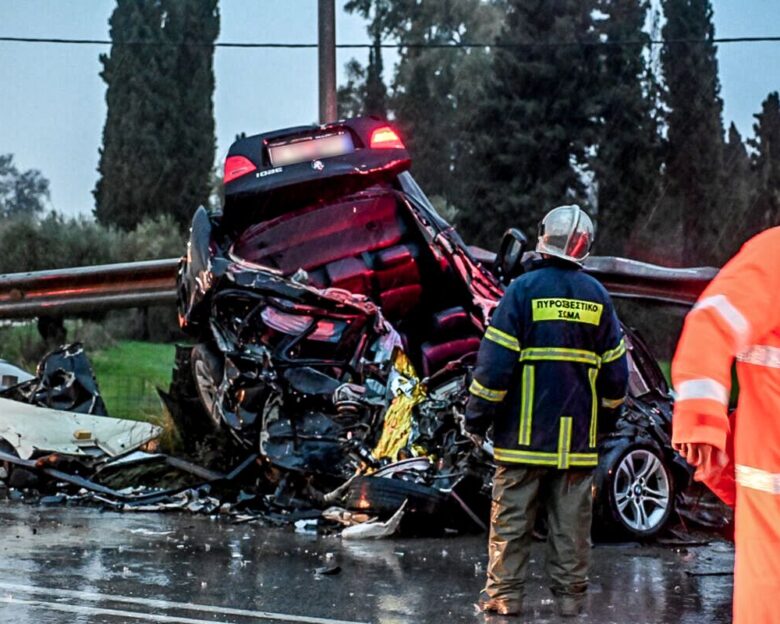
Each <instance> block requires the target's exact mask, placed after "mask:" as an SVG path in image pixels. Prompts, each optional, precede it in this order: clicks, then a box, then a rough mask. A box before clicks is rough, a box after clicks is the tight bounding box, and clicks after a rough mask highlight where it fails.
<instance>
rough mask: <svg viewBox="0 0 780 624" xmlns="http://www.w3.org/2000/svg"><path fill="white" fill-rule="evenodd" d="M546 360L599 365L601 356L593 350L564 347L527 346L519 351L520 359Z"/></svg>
mask: <svg viewBox="0 0 780 624" xmlns="http://www.w3.org/2000/svg"><path fill="white" fill-rule="evenodd" d="M527 360H547V361H553V362H580V363H582V364H591V365H593V366H600V365H601V358H599V356H598V355H596V354H595V353H594V352H593V351H586V350H585V349H567V348H565V347H529V348H528V349H523V350H522V351H521V352H520V361H521V362H525V361H527Z"/></svg>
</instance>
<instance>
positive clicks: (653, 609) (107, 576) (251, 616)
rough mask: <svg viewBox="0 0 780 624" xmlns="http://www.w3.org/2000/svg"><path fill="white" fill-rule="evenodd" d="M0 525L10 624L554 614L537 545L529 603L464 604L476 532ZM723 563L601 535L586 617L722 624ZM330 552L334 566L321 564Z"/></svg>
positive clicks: (106, 516)
mask: <svg viewBox="0 0 780 624" xmlns="http://www.w3.org/2000/svg"><path fill="white" fill-rule="evenodd" d="M0 527H2V538H0V615H2V621H4V622H13V623H14V624H65V623H67V624H73V623H74V622H75V623H78V624H82V623H89V624H92V623H103V622H105V623H111V624H117V623H120V622H171V623H181V624H187V623H192V624H203V623H204V622H228V623H233V624H244V623H248V622H301V623H308V624H345V623H350V624H352V623H375V624H396V623H399V624H400V623H406V622H483V621H499V622H501V621H507V622H511V621H514V622H524V621H533V622H538V623H555V622H558V619H557V618H556V617H555V616H554V615H553V604H552V601H551V597H550V594H549V592H548V590H547V588H546V584H545V582H544V578H543V565H542V560H543V554H544V546H543V545H542V544H537V545H536V546H535V550H534V557H533V561H532V566H531V571H532V578H531V579H530V583H529V587H528V597H527V599H526V607H527V610H526V614H524V616H523V617H521V618H513V619H511V620H510V619H505V618H488V619H487V620H486V618H484V617H483V616H481V615H477V614H475V613H474V608H473V603H474V601H475V599H476V596H477V593H478V591H479V589H480V588H481V584H482V582H483V576H484V566H485V537H484V536H477V537H458V538H450V539H403V540H385V541H379V542H353V543H350V542H342V541H341V540H340V539H339V538H338V537H324V538H318V537H316V536H313V535H303V534H296V533H293V532H292V531H289V530H283V529H263V528H258V527H253V526H247V525H230V524H226V523H223V522H220V521H216V520H211V519H208V518H202V517H193V516H186V515H178V514H177V515H173V514H172V515H161V514H139V515H131V514H117V513H113V512H100V511H97V510H90V509H67V508H54V509H47V508H40V507H29V506H23V505H19V504H5V503H3V504H0ZM732 560H733V551H732V549H731V547H730V545H727V544H724V543H722V542H714V543H713V544H711V545H709V546H703V547H695V548H687V549H686V548H680V547H677V548H672V547H664V548H662V547H641V546H639V545H635V544H628V545H603V546H598V547H596V548H595V549H594V551H593V569H592V572H591V581H592V586H591V594H590V597H589V603H588V614H587V617H586V618H585V619H586V620H587V621H590V622H598V623H599V624H602V623H603V624H607V623H615V624H624V623H626V624H628V623H630V624H643V623H651V622H652V623H670V622H674V623H675V624H699V623H701V622H707V623H708V624H725V623H726V622H729V621H730V595H731V582H732V579H731V576H730V575H729V574H728V572H729V571H730V569H731V565H732ZM328 562H330V563H331V565H330V567H334V566H333V565H332V564H333V562H336V563H338V565H339V566H340V568H341V571H340V573H338V574H335V575H327V576H325V575H323V576H320V575H317V574H316V573H315V570H316V569H317V568H319V567H321V566H323V565H325V564H326V563H328ZM563 621H571V620H563Z"/></svg>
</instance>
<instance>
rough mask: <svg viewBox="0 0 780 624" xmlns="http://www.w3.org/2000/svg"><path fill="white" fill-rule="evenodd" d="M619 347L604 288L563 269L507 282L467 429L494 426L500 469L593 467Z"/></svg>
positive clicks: (619, 365)
mask: <svg viewBox="0 0 780 624" xmlns="http://www.w3.org/2000/svg"><path fill="white" fill-rule="evenodd" d="M627 381H628V368H627V365H626V345H625V342H624V340H623V333H622V330H621V328H620V323H619V322H618V319H617V315H616V314H615V310H614V308H613V306H612V302H611V300H610V298H609V295H608V294H607V291H606V290H605V289H604V287H603V286H602V285H601V284H600V283H599V282H598V281H596V280H595V279H594V278H592V277H591V276H589V275H587V274H586V273H585V272H583V271H582V270H580V268H579V267H578V266H577V265H575V264H573V263H569V262H565V261H562V260H554V259H551V260H543V261H541V262H538V263H537V264H536V265H535V267H534V268H533V269H532V270H530V271H529V272H527V273H525V274H524V275H522V276H521V277H519V278H517V279H516V280H514V281H513V282H512V283H511V284H510V286H509V288H508V289H507V291H506V293H505V294H504V297H503V298H502V299H501V301H500V302H499V304H498V307H497V308H496V310H495V312H494V313H493V318H492V319H491V322H490V326H489V327H488V329H487V331H486V332H485V336H484V338H483V339H482V343H481V345H480V348H479V355H478V358H477V367H476V370H475V371H474V379H473V381H472V383H471V386H470V388H469V391H470V393H471V396H470V397H469V403H468V407H467V409H466V427H467V429H469V430H470V431H474V432H480V433H482V432H484V431H485V430H486V429H487V427H488V426H489V425H490V424H491V423H492V424H493V443H494V449H495V459H496V461H497V462H498V463H500V464H531V465H537V466H550V467H556V468H570V467H588V466H595V465H596V464H597V463H598V454H597V451H596V436H597V432H598V426H599V425H598V417H599V412H600V411H602V408H607V409H616V408H617V407H619V406H620V405H621V404H622V403H623V400H624V398H625V395H626V386H627Z"/></svg>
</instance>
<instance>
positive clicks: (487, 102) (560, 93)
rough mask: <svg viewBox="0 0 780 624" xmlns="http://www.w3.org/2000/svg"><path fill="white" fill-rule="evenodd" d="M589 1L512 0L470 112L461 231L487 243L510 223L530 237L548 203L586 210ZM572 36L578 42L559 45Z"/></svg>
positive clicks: (593, 58) (592, 103)
mask: <svg viewBox="0 0 780 624" xmlns="http://www.w3.org/2000/svg"><path fill="white" fill-rule="evenodd" d="M594 9H595V3H594V2H591V1H590V0H535V1H529V0H512V1H511V2H509V12H508V15H507V20H506V25H505V27H504V30H503V31H502V33H501V35H500V37H499V42H501V43H509V44H519V45H518V46H516V47H498V48H496V49H495V51H494V53H493V62H492V72H491V74H490V77H489V80H488V83H487V85H486V87H485V90H484V92H483V93H482V94H481V101H482V104H481V106H479V107H478V109H477V111H476V113H475V115H474V117H475V121H474V131H473V133H472V135H471V137H472V140H471V145H472V151H471V154H470V156H469V162H470V163H471V167H470V169H471V170H470V171H469V176H471V177H472V179H473V180H474V184H473V187H472V192H471V193H470V196H471V199H472V201H471V203H470V205H469V209H468V210H464V212H463V214H462V218H461V222H462V224H463V226H464V233H465V234H466V235H467V236H468V237H469V238H470V239H476V241H477V242H479V243H480V244H485V245H490V246H495V245H496V244H497V241H498V238H499V236H500V234H501V233H502V232H503V230H505V229H506V228H507V227H509V226H517V227H521V228H523V229H524V230H526V232H527V233H531V232H532V231H534V230H535V226H536V224H537V223H538V221H539V219H540V218H541V216H542V215H543V214H544V213H545V212H546V211H547V210H549V209H550V208H552V207H554V206H556V205H558V204H561V203H568V202H579V203H580V205H582V206H583V207H585V208H587V207H588V203H589V202H588V201H587V192H586V185H585V183H584V179H583V178H584V176H583V173H584V172H585V169H586V167H587V158H586V155H587V152H588V148H589V147H590V146H592V145H593V144H595V142H596V131H597V127H598V125H597V124H598V121H597V115H598V101H597V99H596V95H597V91H598V84H597V81H596V80H594V76H595V72H596V71H597V66H598V65H597V61H598V57H597V55H598V48H597V46H593V45H588V44H592V43H594V41H595V37H596V34H595V31H594V29H593V17H592V15H593V13H594ZM572 41H578V42H580V45H561V42H572Z"/></svg>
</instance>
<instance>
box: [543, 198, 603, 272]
mask: <svg viewBox="0 0 780 624" xmlns="http://www.w3.org/2000/svg"><path fill="white" fill-rule="evenodd" d="M591 245H593V221H591V220H590V217H589V216H588V215H587V213H586V212H585V211H584V210H582V208H580V207H579V206H577V205H576V204H571V205H569V206H558V207H557V208H553V209H552V210H551V211H550V212H548V213H547V214H546V215H545V216H544V219H542V222H541V223H540V224H539V237H538V238H537V241H536V251H538V252H539V253H542V254H546V255H548V256H555V257H556V258H563V259H564V260H569V261H571V262H576V263H578V264H579V263H580V262H582V261H583V260H585V258H587V257H588V254H589V253H590V248H591Z"/></svg>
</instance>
